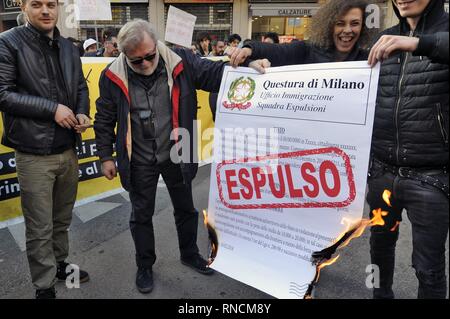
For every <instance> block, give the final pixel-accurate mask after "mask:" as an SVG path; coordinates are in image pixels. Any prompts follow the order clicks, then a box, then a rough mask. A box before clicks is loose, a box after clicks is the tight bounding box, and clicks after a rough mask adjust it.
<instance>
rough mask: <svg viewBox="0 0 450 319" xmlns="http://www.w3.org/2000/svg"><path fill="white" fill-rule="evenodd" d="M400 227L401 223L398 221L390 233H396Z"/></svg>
mask: <svg viewBox="0 0 450 319" xmlns="http://www.w3.org/2000/svg"><path fill="white" fill-rule="evenodd" d="M398 226H400V222H399V221H398V220H397V221H396V222H395V225H394V227H392V228H391V229H390V231H392V232H394V231H396V230H397V228H398Z"/></svg>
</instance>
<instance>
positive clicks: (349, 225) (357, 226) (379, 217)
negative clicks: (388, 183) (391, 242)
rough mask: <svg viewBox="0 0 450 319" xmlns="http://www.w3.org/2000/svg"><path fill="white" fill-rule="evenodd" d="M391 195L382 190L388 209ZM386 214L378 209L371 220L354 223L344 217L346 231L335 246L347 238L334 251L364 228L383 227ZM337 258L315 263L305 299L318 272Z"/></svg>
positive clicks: (338, 238)
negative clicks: (314, 271) (311, 280)
mask: <svg viewBox="0 0 450 319" xmlns="http://www.w3.org/2000/svg"><path fill="white" fill-rule="evenodd" d="M391 195H392V193H391V192H390V191H389V190H384V192H383V195H382V198H383V200H384V201H385V203H386V204H387V205H388V206H389V207H392V205H391V201H390V198H391ZM388 214H389V213H388V212H387V211H384V210H382V209H381V208H378V209H374V210H373V211H372V216H373V217H372V218H371V219H367V218H363V219H361V220H359V221H356V222H355V221H352V220H351V219H350V218H346V217H344V218H343V219H342V224H344V225H346V229H345V231H343V232H342V233H341V234H340V235H339V236H338V237H337V239H336V241H335V245H337V244H338V243H339V242H340V241H342V240H343V239H344V237H346V236H348V238H347V239H345V240H344V241H343V242H342V243H340V244H339V245H338V247H337V248H336V249H341V248H344V247H346V246H348V245H349V243H350V242H351V241H352V240H353V239H355V238H358V237H361V236H362V234H363V233H364V231H365V230H366V228H367V227H369V226H377V225H378V226H384V225H385V221H384V219H383V217H386V216H387V215H388ZM399 224H400V223H399V222H397V223H396V225H395V226H394V227H393V228H392V229H391V231H395V229H396V227H398V225H399ZM339 256H340V255H337V256H336V257H333V258H330V259H328V260H325V261H322V260H323V259H321V260H319V261H318V262H317V261H316V277H315V278H314V280H313V283H312V284H311V285H310V286H311V287H310V289H309V290H308V293H307V294H306V295H305V299H312V296H311V293H312V288H313V286H314V283H317V282H318V281H319V277H320V271H321V270H322V269H323V268H325V267H327V266H330V265H332V264H334V263H335V262H336V261H337V260H338V259H339Z"/></svg>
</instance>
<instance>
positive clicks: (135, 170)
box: [130, 160, 199, 268]
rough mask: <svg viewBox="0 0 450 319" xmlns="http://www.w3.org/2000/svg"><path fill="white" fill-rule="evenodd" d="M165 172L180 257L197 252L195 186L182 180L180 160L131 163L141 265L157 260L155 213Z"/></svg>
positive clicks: (135, 236) (134, 225)
mask: <svg viewBox="0 0 450 319" xmlns="http://www.w3.org/2000/svg"><path fill="white" fill-rule="evenodd" d="M160 175H162V177H163V179H164V182H165V183H166V186H167V189H168V191H169V194H170V199H171V201H172V205H173V207H174V215H175V224H176V228H177V233H178V244H179V248H180V254H181V258H186V257H190V256H192V255H195V254H197V253H198V251H199V250H198V247H197V227H198V212H197V211H196V210H195V208H194V203H193V199H192V187H191V185H190V184H189V185H188V184H184V183H183V176H182V174H181V168H180V165H179V164H174V163H172V161H170V160H169V161H166V162H164V163H162V164H136V163H132V164H131V190H130V200H131V205H132V213H131V219H130V229H131V234H132V236H133V240H134V244H135V248H136V264H137V266H138V267H143V268H151V267H152V265H153V264H154V263H155V261H156V254H155V235H154V231H153V213H154V210H155V198H156V190H157V187H158V179H159V176H160Z"/></svg>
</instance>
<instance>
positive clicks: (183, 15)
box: [165, 6, 197, 48]
mask: <svg viewBox="0 0 450 319" xmlns="http://www.w3.org/2000/svg"><path fill="white" fill-rule="evenodd" d="M196 20H197V17H196V16H194V15H192V14H190V13H187V12H184V11H183V10H180V9H178V8H175V7H174V6H170V7H169V12H168V13H167V22H166V36H165V40H166V41H167V42H170V43H173V44H178V45H181V46H183V47H186V48H190V47H191V44H192V35H193V34H194V26H195V21H196Z"/></svg>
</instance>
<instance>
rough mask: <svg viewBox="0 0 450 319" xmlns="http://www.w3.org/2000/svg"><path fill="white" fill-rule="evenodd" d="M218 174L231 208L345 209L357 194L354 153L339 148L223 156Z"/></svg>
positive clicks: (225, 201) (222, 195) (221, 190)
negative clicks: (251, 156) (225, 158)
mask: <svg viewBox="0 0 450 319" xmlns="http://www.w3.org/2000/svg"><path fill="white" fill-rule="evenodd" d="M283 159H290V160H289V162H286V163H282V162H285V161H283ZM274 160H275V161H277V162H278V163H276V164H272V165H268V164H267V162H270V161H274ZM295 161H297V162H295ZM339 167H340V168H341V170H340V169H339ZM216 178H217V186H218V191H219V197H220V200H221V202H222V203H223V204H224V205H225V206H226V207H228V208H231V209H264V208H266V209H267V208H342V207H346V206H348V205H350V204H351V203H352V202H353V201H354V199H355V196H356V189H355V181H354V176H353V171H352V166H351V164H350V158H349V156H348V155H347V154H346V153H345V152H344V151H342V150H341V149H339V148H336V147H327V148H321V149H313V150H303V151H295V152H289V153H282V154H275V155H268V156H257V157H253V158H243V159H234V160H227V161H223V162H222V163H220V164H219V165H217V169H216Z"/></svg>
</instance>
